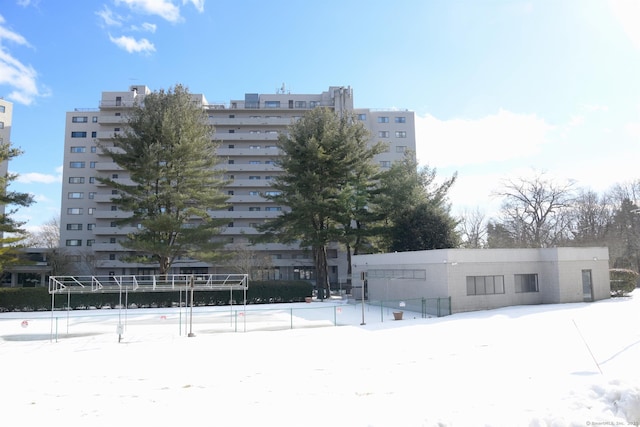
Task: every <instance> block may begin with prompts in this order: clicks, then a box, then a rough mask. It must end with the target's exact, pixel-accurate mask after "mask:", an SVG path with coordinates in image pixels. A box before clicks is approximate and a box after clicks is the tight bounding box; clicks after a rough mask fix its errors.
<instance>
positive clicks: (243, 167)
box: [224, 163, 282, 181]
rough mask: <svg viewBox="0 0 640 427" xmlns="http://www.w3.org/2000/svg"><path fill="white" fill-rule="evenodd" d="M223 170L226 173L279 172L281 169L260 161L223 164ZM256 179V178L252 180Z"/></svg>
mask: <svg viewBox="0 0 640 427" xmlns="http://www.w3.org/2000/svg"><path fill="white" fill-rule="evenodd" d="M224 170H225V171H226V172H227V173H232V172H281V171H282V169H280V168H279V167H277V166H275V165H273V164H264V163H260V164H257V165H251V164H248V163H244V164H242V163H234V164H225V165H224ZM254 181H258V180H254Z"/></svg>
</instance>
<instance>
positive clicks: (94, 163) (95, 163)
mask: <svg viewBox="0 0 640 427" xmlns="http://www.w3.org/2000/svg"><path fill="white" fill-rule="evenodd" d="M97 164H98V162H89V168H91V169H95V168H96V165H97Z"/></svg>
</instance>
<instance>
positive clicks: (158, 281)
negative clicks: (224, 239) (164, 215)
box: [49, 274, 249, 342]
mask: <svg viewBox="0 0 640 427" xmlns="http://www.w3.org/2000/svg"><path fill="white" fill-rule="evenodd" d="M247 289H249V275H248V274H167V275H145V276H135V275H131V276H115V275H113V276H51V277H49V294H50V295H51V336H52V337H53V313H54V311H55V296H56V294H58V295H59V294H62V295H67V310H69V309H70V308H69V307H70V299H71V294H84V293H118V294H120V300H119V310H120V311H119V318H118V329H117V332H118V342H120V341H121V339H122V333H123V332H124V326H123V325H122V308H123V304H122V294H123V293H124V294H125V304H124V309H125V313H126V310H127V309H128V307H127V305H128V304H127V301H128V293H129V292H134V293H135V292H170V291H179V292H181V293H180V295H181V298H182V291H184V292H185V297H186V295H187V292H191V299H190V303H189V307H190V320H189V333H188V336H190V337H193V336H195V335H194V334H193V329H192V326H193V293H194V292H195V291H226V290H228V291H229V294H230V296H233V291H235V290H242V291H243V292H244V293H243V295H244V301H243V305H244V307H245V310H246V305H247ZM185 299H186V298H185ZM181 302H182V301H181ZM230 302H231V312H233V298H230ZM181 305H182V304H181Z"/></svg>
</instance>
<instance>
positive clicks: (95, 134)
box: [91, 130, 98, 138]
mask: <svg viewBox="0 0 640 427" xmlns="http://www.w3.org/2000/svg"><path fill="white" fill-rule="evenodd" d="M97 137H98V132H96V131H95V130H94V131H93V132H91V138H97Z"/></svg>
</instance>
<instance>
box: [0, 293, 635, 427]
mask: <svg viewBox="0 0 640 427" xmlns="http://www.w3.org/2000/svg"><path fill="white" fill-rule="evenodd" d="M264 308H270V309H273V308H277V309H278V310H277V311H264V310H259V311H255V312H253V311H249V310H258V309H264ZM213 310H214V308H211V307H202V308H196V309H194V313H193V322H192V323H189V322H188V319H189V313H188V311H186V310H179V309H137V310H127V311H126V312H125V311H124V310H123V311H119V310H115V309H113V310H86V311H73V312H70V313H68V314H69V318H68V319H67V313H65V312H55V313H54V318H53V319H52V315H51V313H50V312H40V313H1V314H0V360H1V361H2V374H1V375H2V376H1V383H0V384H1V387H2V399H1V400H0V402H1V403H0V405H1V408H2V409H1V411H0V417H1V419H2V421H1V424H2V426H8V427H12V426H85V427H88V426H114V425H117V426H154V427H155V426H204V425H207V426H211V425H216V426H279V427H280V426H465V427H466V426H510V427H511V426H558V427H559V426H587V425H591V426H596V425H638V424H639V423H640V369H638V364H639V363H640V293H639V292H638V291H635V295H634V296H633V297H631V298H619V299H612V300H607V301H600V302H596V303H590V304H587V303H584V304H582V303H580V304H562V305H546V306H523V307H513V308H505V309H499V310H492V311H482V312H474V313H465V314H457V315H453V316H448V317H443V318H428V319H422V318H420V315H418V314H415V313H408V312H405V313H404V314H405V319H404V320H401V321H394V320H393V316H392V314H391V312H390V310H384V311H383V312H380V309H379V308H376V307H367V310H366V312H365V321H366V325H364V326H361V325H360V323H361V316H362V314H361V313H362V312H361V306H359V305H358V306H355V307H354V306H352V305H347V304H343V305H341V304H339V303H336V302H335V301H325V302H313V303H311V304H304V303H301V304H278V305H275V306H249V307H247V312H243V311H242V310H243V307H242V306H235V307H234V308H233V311H231V310H230V308H229V307H220V308H215V310H216V311H213ZM119 323H120V324H123V325H124V324H126V327H125V328H124V331H123V334H122V336H121V342H118V335H117V333H116V331H117V325H118V324H119ZM334 323H337V324H338V326H334ZM291 325H293V327H294V329H287V328H290V326H291ZM190 328H192V331H193V333H194V334H195V337H188V336H187V332H188V331H189V330H190ZM245 328H246V330H247V332H246V333H245V332H242V331H244V330H245ZM234 331H238V332H237V333H234ZM52 333H53V335H52ZM52 337H53V339H51V338H52Z"/></svg>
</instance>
